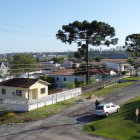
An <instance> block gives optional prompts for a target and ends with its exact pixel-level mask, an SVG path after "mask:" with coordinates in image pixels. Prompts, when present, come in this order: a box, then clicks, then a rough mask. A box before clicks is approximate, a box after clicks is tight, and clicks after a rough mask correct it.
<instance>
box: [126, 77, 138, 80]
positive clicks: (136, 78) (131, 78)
mask: <svg viewBox="0 0 140 140" xmlns="http://www.w3.org/2000/svg"><path fill="white" fill-rule="evenodd" d="M124 79H126V80H140V76H130V77H127V78H124Z"/></svg>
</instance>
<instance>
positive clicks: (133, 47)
mask: <svg viewBox="0 0 140 140" xmlns="http://www.w3.org/2000/svg"><path fill="white" fill-rule="evenodd" d="M124 47H125V48H126V51H127V52H128V53H130V54H131V56H132V58H129V59H128V63H130V64H131V65H132V66H134V68H135V70H136V76H137V75H138V74H137V73H138V69H139V66H140V64H139V63H140V62H139V59H140V34H131V35H128V36H126V38H125V46H124Z"/></svg>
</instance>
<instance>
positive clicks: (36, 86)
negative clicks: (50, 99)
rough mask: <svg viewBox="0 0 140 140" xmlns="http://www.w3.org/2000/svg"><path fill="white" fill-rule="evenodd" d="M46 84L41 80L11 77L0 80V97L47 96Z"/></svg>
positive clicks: (25, 97)
mask: <svg viewBox="0 0 140 140" xmlns="http://www.w3.org/2000/svg"><path fill="white" fill-rule="evenodd" d="M48 84H49V83H47V82H45V81H43V80H37V79H28V78H13V79H10V80H6V81H3V82H0V99H3V98H8V99H16V98H17V97H18V98H21V99H27V100H32V99H38V98H42V97H45V96H48Z"/></svg>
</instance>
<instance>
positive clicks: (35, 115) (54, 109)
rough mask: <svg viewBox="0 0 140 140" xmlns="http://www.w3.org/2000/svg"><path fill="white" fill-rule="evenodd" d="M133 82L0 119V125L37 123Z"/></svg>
mask: <svg viewBox="0 0 140 140" xmlns="http://www.w3.org/2000/svg"><path fill="white" fill-rule="evenodd" d="M131 84H133V82H132V81H131V82H126V83H118V84H116V85H113V86H110V87H108V88H104V89H100V90H96V91H93V92H87V93H85V94H83V95H81V96H79V97H77V98H74V99H70V100H66V101H62V102H59V103H57V104H54V105H48V106H44V107H41V108H38V109H35V110H32V111H30V112H25V113H16V116H15V117H13V118H5V117H0V124H7V123H10V122H13V123H23V122H29V121H35V120H40V119H44V118H46V117H49V116H51V115H54V114H56V113H58V112H60V111H62V110H65V109H67V108H70V107H72V106H74V105H75V104H77V101H78V100H80V99H85V98H86V99H90V98H91V96H92V95H95V96H102V95H106V94H109V93H111V92H113V91H117V90H119V89H121V88H124V87H125V86H128V85H131Z"/></svg>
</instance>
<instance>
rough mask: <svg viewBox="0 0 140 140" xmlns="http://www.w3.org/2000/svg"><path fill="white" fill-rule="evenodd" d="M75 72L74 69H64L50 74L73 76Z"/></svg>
mask: <svg viewBox="0 0 140 140" xmlns="http://www.w3.org/2000/svg"><path fill="white" fill-rule="evenodd" d="M74 71H75V70H74V69H64V70H59V71H55V72H52V73H50V74H52V75H73V74H74Z"/></svg>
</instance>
